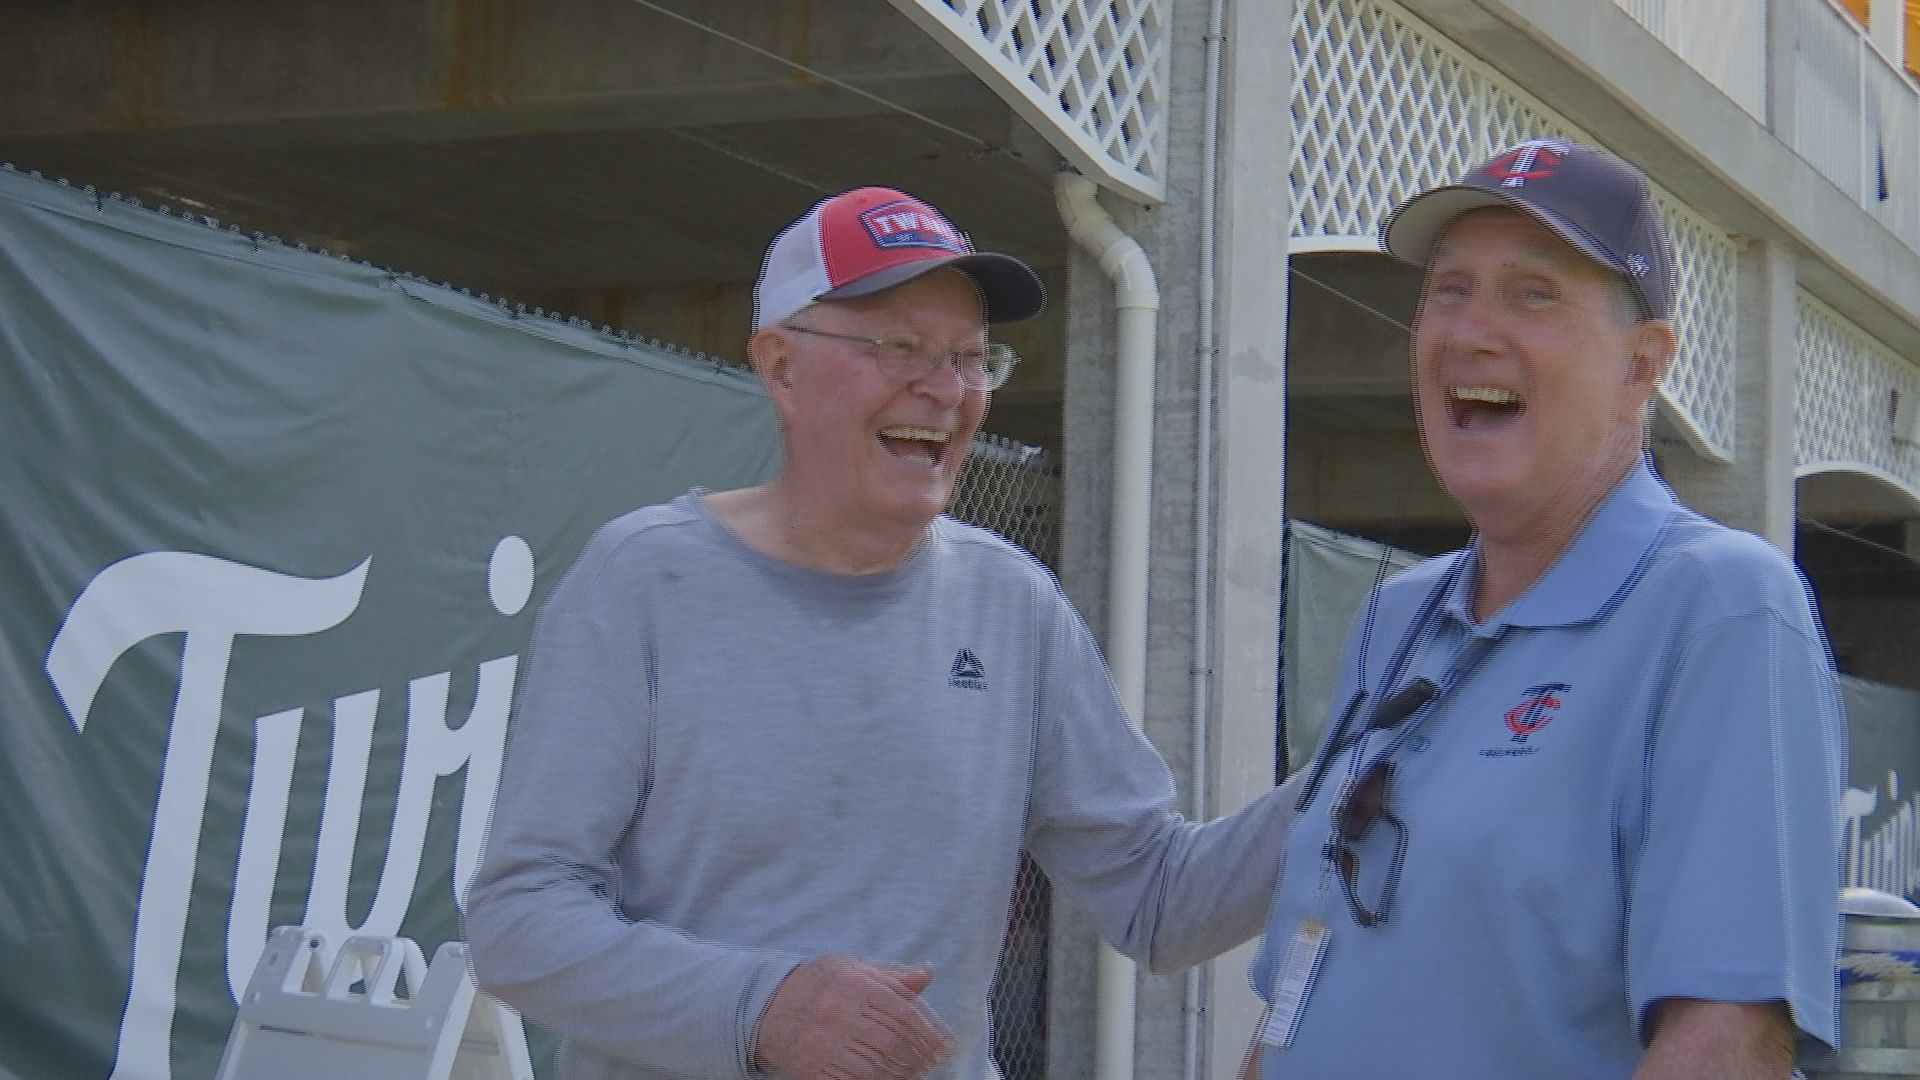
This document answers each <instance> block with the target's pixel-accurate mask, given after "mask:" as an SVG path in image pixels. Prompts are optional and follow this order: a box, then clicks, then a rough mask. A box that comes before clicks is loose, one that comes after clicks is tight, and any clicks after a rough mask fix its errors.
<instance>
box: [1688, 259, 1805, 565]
mask: <svg viewBox="0 0 1920 1080" xmlns="http://www.w3.org/2000/svg"><path fill="white" fill-rule="evenodd" d="M1738 274H1739V277H1738V281H1739V297H1740V299H1739V306H1738V310H1737V312H1736V318H1737V328H1736V346H1735V352H1736V363H1737V364H1738V376H1737V393H1736V398H1735V409H1734V414H1735V415H1734V461H1733V464H1731V465H1718V464H1714V463H1711V462H1708V461H1706V460H1704V459H1702V458H1700V457H1699V456H1698V455H1696V454H1694V453H1693V452H1692V451H1690V450H1688V449H1685V448H1681V447H1670V448H1667V449H1666V452H1665V453H1662V455H1661V458H1660V461H1661V469H1662V471H1663V472H1664V473H1665V474H1666V477H1667V479H1668V480H1669V481H1670V482H1671V483H1672V484H1673V487H1674V490H1675V491H1677V492H1678V493H1679V495H1680V498H1681V499H1682V501H1684V502H1686V503H1687V505H1689V506H1691V507H1693V508H1694V509H1696V510H1698V511H1700V512H1701V513H1703V514H1706V515H1708V516H1709V517H1712V518H1714V519H1716V520H1718V521H1721V522H1724V523H1726V524H1728V525H1731V526H1733V527H1734V528H1738V529H1746V530H1748V531H1750V532H1754V533H1758V534H1760V535H1761V536H1764V537H1766V538H1767V539H1768V540H1770V541H1772V542H1773V544H1774V545H1775V546H1776V547H1778V548H1780V549H1781V550H1782V551H1785V552H1787V553H1788V554H1789V555H1791V554H1792V553H1793V522H1794V475H1793V469H1794V460H1795V459H1794V442H1793V440H1794V417H1793V396H1794V385H1793V369H1794V364H1795V362H1796V360H1797V353H1798V346H1797V344H1796V342H1795V337H1794V322H1795V312H1796V309H1797V303H1798V290H1799V285H1798V280H1797V276H1796V272H1795V266H1794V257H1793V254H1792V253H1791V252H1790V251H1788V250H1787V249H1786V248H1784V247H1783V246H1781V245H1780V244H1778V243H1775V242H1772V241H1767V240H1754V239H1750V240H1747V241H1746V242H1745V243H1744V244H1743V245H1742V248H1741V251H1740V261H1739V268H1738Z"/></svg>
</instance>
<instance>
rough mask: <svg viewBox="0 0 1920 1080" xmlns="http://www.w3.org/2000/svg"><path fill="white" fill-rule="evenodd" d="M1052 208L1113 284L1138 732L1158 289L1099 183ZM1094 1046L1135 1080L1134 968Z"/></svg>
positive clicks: (1121, 508)
mask: <svg viewBox="0 0 1920 1080" xmlns="http://www.w3.org/2000/svg"><path fill="white" fill-rule="evenodd" d="M1054 198H1055V201H1056V202H1057V203H1058V204H1059V207H1060V220H1061V221H1062V222H1063V223H1065V225H1066V227H1067V234H1068V235H1069V236H1071V237H1073V239H1074V240H1075V241H1076V242H1078V243H1079V244H1080V246H1081V247H1083V248H1085V249H1086V250H1087V251H1088V252H1090V253H1092V254H1093V256H1094V257H1095V258H1096V259H1098V260H1099V261H1100V269H1101V270H1103V271H1105V272H1106V275H1107V276H1108V277H1109V278H1112V279H1113V288H1114V306H1115V308H1116V309H1117V312H1118V324H1117V326H1116V329H1115V339H1116V343H1117V347H1116V349H1115V353H1116V357H1115V359H1116V364H1115V375H1114V416H1113V504H1112V505H1113V516H1112V518H1111V525H1110V528H1111V531H1110V533H1109V535H1108V546H1107V640H1106V650H1107V667H1108V668H1109V669H1110V670H1111V671H1112V672H1113V682H1114V687H1115V688H1116V689H1117V690H1118V691H1119V693H1120V704H1121V705H1123V706H1124V707H1125V708H1126V711H1127V718H1128V720H1129V721H1130V722H1131V723H1133V724H1134V725H1135V726H1136V727H1138V726H1139V724H1140V722H1141V719H1142V718H1143V717H1144V716H1145V715H1146V706H1147V693H1146V686H1147V679H1146V675H1147V551H1148V546H1149V543H1150V538H1151V535H1152V534H1151V530H1150V526H1151V498H1152V493H1153V360H1154V347H1155V341H1156V337H1157V334H1158V328H1159V319H1160V286H1159V284H1158V282H1156V281H1155V280H1154V276H1153V265H1152V264H1151V263H1149V262H1148V261H1147V253H1146V252H1145V251H1144V250H1142V249H1141V247H1140V244H1139V242H1138V241H1136V240H1134V239H1133V237H1131V236H1128V235H1127V234H1126V233H1124V232H1121V231H1120V227H1119V226H1118V225H1115V224H1114V223H1113V219H1112V218H1111V217H1108V216H1107V212H1106V211H1105V210H1103V209H1101V207H1100V202H1099V200H1098V198H1096V196H1095V188H1094V185H1093V181H1091V180H1088V179H1087V178H1086V177H1084V176H1081V175H1079V174H1078V173H1072V172H1062V173H1060V174H1059V175H1058V176H1057V177H1055V179H1054ZM1097 985H1098V993H1097V1001H1096V1005H1095V1029H1094V1043H1093V1075H1094V1078H1095V1080H1133V1054H1134V1046H1133V1041H1134V1040H1133V1028H1134V1014H1135V984H1134V964H1133V961H1131V960H1129V959H1127V958H1126V957H1124V956H1122V955H1120V954H1119V953H1118V952H1116V951H1115V950H1114V949H1113V948H1112V947H1111V946H1107V945H1103V946H1101V949H1100V961H1099V970H1098V974H1097Z"/></svg>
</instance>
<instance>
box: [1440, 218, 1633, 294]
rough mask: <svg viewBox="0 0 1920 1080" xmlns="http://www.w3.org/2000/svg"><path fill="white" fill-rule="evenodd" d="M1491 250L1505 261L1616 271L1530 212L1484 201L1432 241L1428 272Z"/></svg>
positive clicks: (1608, 273) (1598, 273)
mask: <svg viewBox="0 0 1920 1080" xmlns="http://www.w3.org/2000/svg"><path fill="white" fill-rule="evenodd" d="M1489 255H1492V256H1495V257H1497V258H1498V259H1499V260H1500V261H1501V262H1502V263H1522V264H1526V263H1531V264H1542V265H1546V266H1552V267H1556V268H1559V269H1562V270H1567V271H1572V272H1588V273H1591V275H1592V276H1594V277H1613V276H1615V275H1614V274H1613V271H1611V270H1609V269H1608V268H1607V267H1604V266H1601V265H1600V264H1599V263H1597V262H1594V261H1593V260H1592V259H1590V258H1588V257H1587V256H1586V253H1584V252H1582V251H1581V250H1580V249H1579V248H1576V247H1574V246H1573V245H1572V244H1569V243H1567V242H1566V241H1565V240H1563V239H1561V237H1560V235H1559V234H1558V233H1556V232H1554V231H1553V230H1552V229H1549V228H1548V227H1547V226H1545V225H1543V224H1541V223H1540V222H1539V221H1537V220H1535V219H1534V218H1533V216H1532V215H1531V214H1528V213H1526V212H1525V211H1522V210H1516V209H1513V208H1511V207H1505V206H1483V207H1480V208H1478V209H1474V210H1469V211H1467V212H1466V213H1464V214H1461V215H1460V216H1459V217H1457V218H1454V219H1453V221H1452V222H1450V223H1449V224H1448V225H1447V227H1446V229H1445V231H1443V232H1442V233H1441V234H1440V239H1439V240H1437V241H1435V242H1434V245H1433V251H1432V253H1431V254H1429V255H1428V257H1427V273H1428V274H1429V275H1431V274H1432V273H1434V272H1435V271H1436V270H1444V269H1446V268H1448V267H1450V266H1458V265H1461V264H1463V263H1466V262H1469V261H1473V260H1475V259H1479V258H1485V257H1487V256H1489Z"/></svg>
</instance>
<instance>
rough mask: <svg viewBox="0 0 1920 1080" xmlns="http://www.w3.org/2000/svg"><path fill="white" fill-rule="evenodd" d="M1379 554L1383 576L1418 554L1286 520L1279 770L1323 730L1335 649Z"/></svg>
mask: <svg viewBox="0 0 1920 1080" xmlns="http://www.w3.org/2000/svg"><path fill="white" fill-rule="evenodd" d="M1382 560H1385V562H1386V570H1385V574H1386V576H1387V577H1391V576H1393V575H1394V574H1396V573H1399V572H1400V571H1402V570H1405V569H1406V568H1407V567H1409V566H1412V565H1413V564H1414V563H1417V562H1419V561H1420V556H1418V555H1415V554H1413V553H1412V552H1409V551H1401V550H1399V549H1398V548H1389V547H1386V546H1383V545H1381V544H1376V543H1374V542H1373V541H1371V540H1366V539H1362V538H1361V537H1358V536H1349V535H1347V534H1346V533H1338V532H1334V531H1333V530H1332V529H1326V528H1322V527H1320V526H1318V525H1312V524H1308V523H1307V522H1304V521H1289V522H1287V535H1286V576H1285V581H1284V583H1283V584H1284V587H1283V589H1282V593H1281V615H1282V624H1281V626H1282V629H1281V638H1280V648H1281V667H1280V701H1281V709H1280V712H1281V715H1282V717H1284V719H1285V722H1284V724H1282V728H1281V734H1282V741H1283V742H1284V744H1285V749H1286V754H1285V760H1286V768H1285V769H1284V770H1281V771H1284V772H1292V771H1293V770H1295V769H1298V768H1301V767H1303V766H1305V765H1306V764H1307V762H1308V761H1309V760H1310V759H1311V758H1312V757H1313V752H1314V749H1315V748H1316V747H1318V746H1319V745H1320V738H1321V736H1322V735H1324V734H1325V733H1326V730H1327V723H1328V716H1329V711H1328V710H1329V709H1330V708H1331V707H1332V705H1333V703H1332V702H1331V701H1330V699H1331V698H1332V697H1333V688H1334V685H1335V684H1336V683H1337V682H1338V681H1339V666H1340V650H1341V649H1342V648H1343V647H1345V645H1346V640H1347V631H1348V630H1349V629H1351V628H1352V626H1353V620H1354V616H1355V615H1356V614H1358V613H1359V611H1360V609H1361V607H1363V606H1364V605H1365V604H1366V602H1367V594H1368V593H1369V592H1370V591H1372V589H1373V583H1374V581H1375V580H1376V579H1378V578H1379V577H1380V574H1381V561H1382ZM1390 647H1391V646H1389V648H1390Z"/></svg>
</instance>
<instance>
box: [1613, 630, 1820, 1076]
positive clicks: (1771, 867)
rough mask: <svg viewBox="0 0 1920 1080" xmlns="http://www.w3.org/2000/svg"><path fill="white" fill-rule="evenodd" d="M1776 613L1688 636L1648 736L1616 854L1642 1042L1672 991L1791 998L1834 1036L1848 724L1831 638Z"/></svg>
mask: <svg viewBox="0 0 1920 1080" xmlns="http://www.w3.org/2000/svg"><path fill="white" fill-rule="evenodd" d="M1805 622H1806V624H1807V625H1805V626H1798V625H1795V624H1794V622H1791V621H1789V620H1788V619H1787V618H1785V617H1783V616H1782V615H1781V614H1779V613H1778V612H1776V611H1772V610H1763V611H1756V612H1752V613H1749V614H1740V615H1733V616H1728V617H1724V618H1721V619H1720V620H1718V621H1716V622H1714V623H1712V624H1710V625H1708V626H1707V627H1706V628H1704V630H1703V631H1702V632H1701V633H1699V634H1698V635H1697V636H1696V637H1695V638H1694V640H1693V641H1692V642H1691V643H1690V644H1688V645H1686V646H1684V647H1685V650H1686V651H1685V653H1684V655H1683V656H1682V657H1681V658H1680V659H1679V662H1678V665H1677V667H1676V668H1675V671H1674V676H1673V679H1672V681H1671V683H1670V685H1669V687H1668V689H1667V693H1666V697H1665V700H1664V701H1663V702H1662V703H1661V705H1660V707H1659V709H1658V715H1657V717H1656V719H1655V721H1654V725H1653V728H1652V731H1651V732H1650V735H1649V739H1648V743H1647V748H1646V761H1645V790H1644V792H1643V794H1642V804H1643V808H1644V809H1643V811H1642V813H1643V822H1644V824H1643V834H1642V837H1641V841H1640V843H1639V845H1638V851H1637V854H1635V853H1632V852H1630V853H1629V856H1630V857H1629V859H1628V861H1627V862H1626V864H1625V869H1626V884H1627V920H1626V951H1627V988H1628V994H1629V996H1630V998H1631V1003H1632V1007H1633V1010H1634V1023H1635V1027H1636V1030H1637V1032H1638V1034H1639V1035H1640V1037H1641V1040H1642V1042H1643V1043H1644V1042H1645V1040H1646V1036H1647V1031H1646V1027H1645V1023H1646V1017H1647V1010H1648V1009H1649V1008H1650V1007H1651V1006H1652V1005H1653V1003H1654V1002H1656V1001H1659V1000H1660V999H1662V998H1668V997H1689V998H1700V999H1704V1000H1710V1001H1741V1002H1759V1001H1774V1000H1779V1001H1785V1002H1786V1003H1787V1005H1788V1007H1789V1008H1790V1010H1791V1012H1792V1015H1793V1021H1794V1023H1795V1024H1796V1025H1797V1027H1798V1028H1799V1031H1800V1033H1801V1041H1802V1044H1803V1050H1815V1051H1817V1050H1818V1048H1817V1047H1813V1046H1811V1045H1810V1044H1808V1043H1807V1040H1808V1039H1815V1040H1819V1042H1821V1043H1824V1044H1825V1045H1826V1046H1827V1047H1831V1046H1833V1045H1834V1044H1835V1040H1836V1032H1835V1027H1836V1015H1835V1013H1836V1003H1835V994H1834V976H1833V969H1834V960H1835V956H1836V952H1837V948H1838V934H1839V915H1838V910H1837V908H1838V892H1839V883H1840V882H1839V873H1840V871H1839V866H1840V862H1839V860H1840V849H1839V830H1838V822H1839V795H1840V785H1841V777H1842V776H1843V772H1844V767H1845V753H1846V750H1845V724H1844V718H1843V716H1842V714H1841V708H1840V701H1839V692H1838V685H1837V682H1836V679H1835V677H1834V674H1833V671H1832V666H1831V664H1830V662H1829V661H1828V658H1827V651H1826V648H1825V645H1824V644H1823V643H1822V641H1821V640H1820V639H1819V637H1818V631H1817V630H1814V629H1813V626H1812V619H1811V616H1810V614H1809V615H1808V617H1807V618H1806V620H1805Z"/></svg>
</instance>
